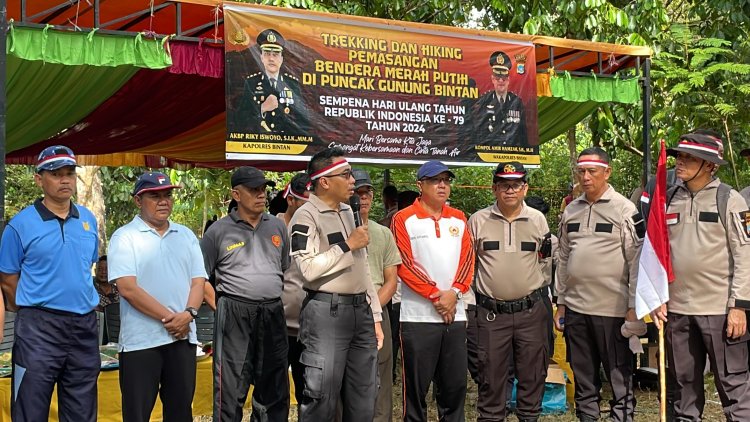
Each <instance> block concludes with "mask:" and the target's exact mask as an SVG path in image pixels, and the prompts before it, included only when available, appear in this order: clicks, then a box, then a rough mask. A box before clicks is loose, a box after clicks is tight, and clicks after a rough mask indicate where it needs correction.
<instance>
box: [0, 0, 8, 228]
mask: <svg viewBox="0 0 750 422" xmlns="http://www.w3.org/2000/svg"><path fill="white" fill-rule="evenodd" d="M6 3H7V2H6V0H0V11H1V12H0V198H2V202H0V233H2V231H3V230H4V229H5V179H6V176H7V172H6V171H5V143H6V140H5V116H6V114H5V113H6V112H5V100H6V98H5V82H6V81H5V73H6V70H5V62H6V60H7V57H6V55H5V45H6V43H7V40H8V35H7V31H8V9H7V7H6Z"/></svg>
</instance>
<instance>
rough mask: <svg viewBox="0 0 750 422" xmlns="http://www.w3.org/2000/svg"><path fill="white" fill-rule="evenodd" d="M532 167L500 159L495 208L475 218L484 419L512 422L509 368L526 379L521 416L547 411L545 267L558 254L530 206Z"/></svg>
mask: <svg viewBox="0 0 750 422" xmlns="http://www.w3.org/2000/svg"><path fill="white" fill-rule="evenodd" d="M527 190H528V185H527V184H526V170H525V169H524V167H523V165H522V164H521V163H518V162H515V161H512V162H507V163H500V164H499V165H498V166H497V169H496V170H495V172H494V174H493V184H492V192H493V193H494V195H495V198H496V201H495V203H494V204H493V205H491V206H489V207H487V208H485V209H483V210H479V211H477V212H476V213H475V214H474V215H472V216H471V218H469V231H470V233H471V237H472V238H473V239H474V248H475V251H476V255H477V268H476V271H477V276H476V281H477V285H476V289H477V293H476V297H477V318H476V324H477V341H478V344H477V346H478V357H479V361H480V362H483V364H482V365H480V366H479V367H480V369H479V377H478V379H479V382H478V384H479V396H478V398H477V413H478V415H477V421H478V422H481V421H498V420H500V421H502V420H505V412H506V409H505V400H506V387H508V382H507V374H508V368H509V366H510V364H511V359H513V361H514V362H513V363H514V366H515V368H516V371H515V375H516V378H517V379H518V390H517V391H518V394H517V397H518V400H517V402H518V405H517V408H516V409H517V416H518V420H519V421H521V422H535V421H537V420H538V419H539V416H540V415H541V412H542V396H543V395H544V380H545V378H546V376H547V357H548V356H549V337H548V336H549V331H550V319H551V318H550V313H549V311H548V309H547V307H546V305H545V302H544V301H545V299H546V298H547V297H548V295H549V290H548V287H547V279H546V278H545V277H544V274H543V273H542V270H543V269H544V264H545V263H546V261H548V260H550V259H551V258H550V256H551V252H552V243H551V234H550V231H549V227H548V226H547V220H546V218H545V217H544V214H542V213H541V212H539V211H537V210H535V209H533V208H531V207H529V206H527V205H526V204H525V203H524V196H525V195H526V191H527Z"/></svg>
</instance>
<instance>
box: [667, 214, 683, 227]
mask: <svg viewBox="0 0 750 422" xmlns="http://www.w3.org/2000/svg"><path fill="white" fill-rule="evenodd" d="M666 217H667V225H668V226H672V225H675V224H677V223H679V222H680V213H678V212H676V213H674V214H667V216H666Z"/></svg>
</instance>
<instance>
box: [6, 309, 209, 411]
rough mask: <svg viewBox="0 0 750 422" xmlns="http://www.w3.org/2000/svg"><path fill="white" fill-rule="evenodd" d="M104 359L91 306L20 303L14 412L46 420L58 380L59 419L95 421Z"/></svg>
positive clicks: (17, 319) (14, 357) (16, 323)
mask: <svg viewBox="0 0 750 422" xmlns="http://www.w3.org/2000/svg"><path fill="white" fill-rule="evenodd" d="M193 355H195V353H193ZM100 362H101V361H100V359H99V329H98V328H97V325H96V313H94V312H93V311H92V312H90V313H88V314H86V315H74V314H62V313H55V312H53V311H46V310H43V309H40V308H21V309H19V310H18V314H17V315H16V322H15V342H14V344H13V375H12V377H13V380H12V381H13V394H12V400H11V405H10V411H11V418H12V419H13V421H24V422H25V421H29V422H37V421H39V422H42V421H46V420H47V419H48V417H49V407H50V402H51V400H52V390H53V389H54V387H55V384H57V402H58V408H59V418H60V421H61V422H68V421H70V422H73V421H75V422H79V421H82V422H93V421H96V408H97V395H96V380H97V378H98V377H99V367H100Z"/></svg>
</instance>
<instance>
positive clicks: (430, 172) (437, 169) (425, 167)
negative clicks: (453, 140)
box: [417, 160, 456, 180]
mask: <svg viewBox="0 0 750 422" xmlns="http://www.w3.org/2000/svg"><path fill="white" fill-rule="evenodd" d="M444 172H448V174H449V175H450V176H451V177H453V178H455V177H456V175H455V174H453V172H452V171H450V169H448V166H446V165H445V164H443V163H441V162H440V161H437V160H433V161H428V162H426V163H424V164H422V166H421V167H420V168H419V170H417V180H422V179H424V178H425V177H435V176H437V175H438V174H440V173H444Z"/></svg>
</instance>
